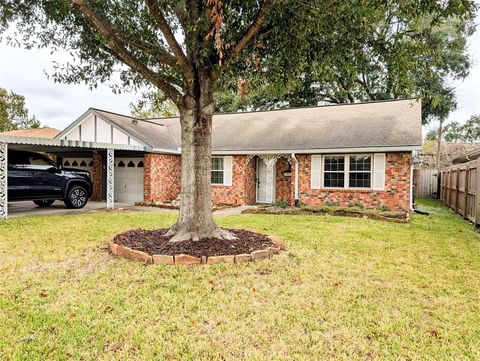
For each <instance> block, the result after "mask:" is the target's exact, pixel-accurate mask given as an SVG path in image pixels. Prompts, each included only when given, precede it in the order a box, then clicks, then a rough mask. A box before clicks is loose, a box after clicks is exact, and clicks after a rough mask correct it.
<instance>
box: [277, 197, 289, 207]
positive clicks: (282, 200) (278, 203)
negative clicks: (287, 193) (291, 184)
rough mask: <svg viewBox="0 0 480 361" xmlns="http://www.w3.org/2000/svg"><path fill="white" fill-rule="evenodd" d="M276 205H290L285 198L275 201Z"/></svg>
mask: <svg viewBox="0 0 480 361" xmlns="http://www.w3.org/2000/svg"><path fill="white" fill-rule="evenodd" d="M273 205H274V206H275V207H280V208H287V207H288V205H289V204H288V201H286V200H285V199H277V200H276V201H275V203H273Z"/></svg>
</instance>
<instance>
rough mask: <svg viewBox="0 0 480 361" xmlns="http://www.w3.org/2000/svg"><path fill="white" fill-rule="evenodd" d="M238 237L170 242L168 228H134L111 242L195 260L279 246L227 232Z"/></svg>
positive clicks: (264, 239)
mask: <svg viewBox="0 0 480 361" xmlns="http://www.w3.org/2000/svg"><path fill="white" fill-rule="evenodd" d="M228 230H229V231H230V232H232V233H234V234H235V235H236V236H237V239H235V240H222V239H218V238H205V239H202V240H199V241H185V242H177V243H169V242H168V241H169V240H170V238H171V237H166V236H165V233H166V232H167V231H168V229H157V230H144V229H133V230H131V231H127V232H125V233H121V234H118V235H117V236H115V238H114V239H113V242H114V243H116V244H118V245H121V246H126V247H129V248H131V249H134V250H137V251H142V252H146V253H148V254H164V255H172V256H173V255H179V254H189V255H191V256H195V257H202V256H207V257H208V256H223V255H238V254H245V253H251V252H253V251H256V250H261V249H265V248H267V247H278V243H275V242H274V241H272V239H271V238H269V237H267V236H265V235H263V234H259V233H255V232H251V231H247V230H244V229H228Z"/></svg>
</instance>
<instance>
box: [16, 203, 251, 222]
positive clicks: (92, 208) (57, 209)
mask: <svg viewBox="0 0 480 361" xmlns="http://www.w3.org/2000/svg"><path fill="white" fill-rule="evenodd" d="M250 207H252V206H240V207H232V208H224V209H219V210H217V211H214V212H213V215H214V216H215V217H224V216H232V215H237V214H241V213H242V211H243V210H244V209H247V208H250ZM106 208H107V204H106V202H94V201H89V202H88V203H87V205H86V206H85V207H84V208H82V209H69V208H67V207H66V206H65V204H64V203H63V202H62V201H55V203H53V204H52V205H51V206H50V207H46V208H41V207H38V206H36V205H35V204H33V202H31V201H21V202H10V203H8V217H9V218H17V217H25V216H45V215H59V214H71V213H87V212H99V211H104V210H105V209H106ZM115 209H117V210H120V209H123V210H131V211H136V212H154V213H178V210H177V209H166V208H158V207H139V206H134V205H131V204H126V203H115Z"/></svg>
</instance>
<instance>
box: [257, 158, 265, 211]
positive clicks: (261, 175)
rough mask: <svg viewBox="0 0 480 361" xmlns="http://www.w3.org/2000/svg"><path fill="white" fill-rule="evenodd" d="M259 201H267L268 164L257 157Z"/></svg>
mask: <svg viewBox="0 0 480 361" xmlns="http://www.w3.org/2000/svg"><path fill="white" fill-rule="evenodd" d="M257 203H267V165H266V164H265V162H264V161H263V159H260V158H257Z"/></svg>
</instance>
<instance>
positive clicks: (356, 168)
mask: <svg viewBox="0 0 480 361" xmlns="http://www.w3.org/2000/svg"><path fill="white" fill-rule="evenodd" d="M348 178H349V182H348V186H349V187H350V188H370V186H371V183H372V157H371V156H370V155H351V156H350V172H349V177H348Z"/></svg>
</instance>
